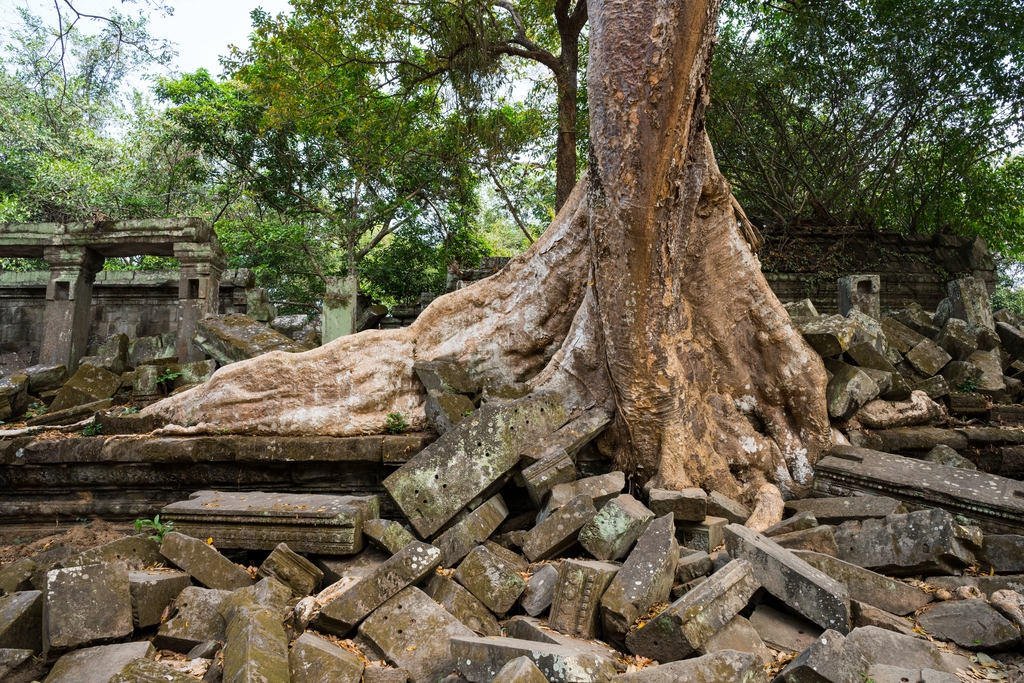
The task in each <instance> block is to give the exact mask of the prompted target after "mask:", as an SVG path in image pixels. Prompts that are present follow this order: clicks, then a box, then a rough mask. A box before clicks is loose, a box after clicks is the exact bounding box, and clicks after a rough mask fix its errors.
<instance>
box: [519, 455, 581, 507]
mask: <svg viewBox="0 0 1024 683" xmlns="http://www.w3.org/2000/svg"><path fill="white" fill-rule="evenodd" d="M522 477H523V482H524V483H525V484H526V492H527V493H528V494H529V496H530V500H532V501H533V503H534V504H535V505H541V504H543V503H544V500H545V499H546V498H547V495H548V493H549V492H550V491H551V489H553V488H554V487H555V486H558V485H559V484H568V483H570V482H573V481H576V463H575V462H573V459H572V458H571V457H570V456H569V454H568V453H567V452H566V451H565V450H564V449H562V448H557V449H554V450H553V451H551V452H550V453H548V454H547V455H545V456H544V457H543V458H541V459H540V460H538V461H537V462H535V463H533V464H532V465H530V466H528V467H525V468H523V471H522Z"/></svg>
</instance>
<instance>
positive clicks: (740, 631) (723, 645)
mask: <svg viewBox="0 0 1024 683" xmlns="http://www.w3.org/2000/svg"><path fill="white" fill-rule="evenodd" d="M722 650H736V651H737V652H749V653H750V654H752V655H756V656H757V658H758V659H760V660H761V662H762V663H763V664H764V665H765V666H768V665H770V664H774V663H775V657H774V656H772V652H771V650H769V649H768V648H767V647H766V646H765V644H764V641H763V640H761V636H759V635H757V631H755V630H754V627H753V626H751V625H750V622H749V621H747V620H746V619H744V618H743V617H741V616H740V615H738V614H737V615H736V616H734V617H733V618H732V619H730V620H729V622H728V623H727V624H726V625H725V626H723V627H722V628H721V629H719V630H718V632H717V633H714V634H712V636H711V637H710V638H708V639H707V640H705V641H704V644H703V645H701V646H700V647H699V648H697V652H699V653H700V654H702V655H709V654H712V653H714V652H721V651H722Z"/></svg>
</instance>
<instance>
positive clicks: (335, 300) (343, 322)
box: [321, 277, 359, 344]
mask: <svg viewBox="0 0 1024 683" xmlns="http://www.w3.org/2000/svg"><path fill="white" fill-rule="evenodd" d="M358 294H359V282H358V280H357V279H356V278H348V277H329V278H327V291H326V292H325V293H324V315H323V328H322V329H321V337H322V339H323V343H324V344H327V343H328V342H332V341H334V340H335V339H337V338H338V337H343V336H345V335H346V334H353V333H354V332H355V331H356V315H357V313H358V308H359V302H358Z"/></svg>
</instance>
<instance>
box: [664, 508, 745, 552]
mask: <svg viewBox="0 0 1024 683" xmlns="http://www.w3.org/2000/svg"><path fill="white" fill-rule="evenodd" d="M748 517H749V515H748ZM728 523H729V520H727V519H725V518H723V517H712V516H710V515H708V516H707V517H705V518H704V521H703V522H680V523H679V524H676V537H677V538H678V539H679V543H680V545H683V546H686V547H687V548H693V549H694V550H703V551H704V552H706V553H710V552H711V551H712V550H714V549H715V548H717V547H718V546H720V545H722V544H723V543H725V527H726V525H727V524H728Z"/></svg>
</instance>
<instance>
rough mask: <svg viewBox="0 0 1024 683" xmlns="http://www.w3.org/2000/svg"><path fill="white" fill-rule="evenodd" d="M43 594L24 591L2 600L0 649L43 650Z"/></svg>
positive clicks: (0, 606) (0, 609) (6, 596)
mask: <svg viewBox="0 0 1024 683" xmlns="http://www.w3.org/2000/svg"><path fill="white" fill-rule="evenodd" d="M43 602H44V600H43V593H42V591H24V592H21V593H12V594H10V595H5V596H4V597H2V598H0V648H3V649H12V650H31V651H32V652H33V653H36V652H40V651H42V649H43Z"/></svg>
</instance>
